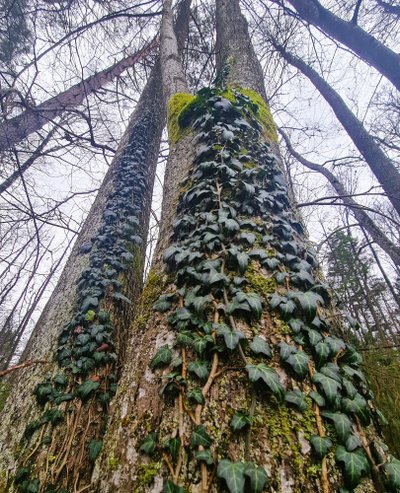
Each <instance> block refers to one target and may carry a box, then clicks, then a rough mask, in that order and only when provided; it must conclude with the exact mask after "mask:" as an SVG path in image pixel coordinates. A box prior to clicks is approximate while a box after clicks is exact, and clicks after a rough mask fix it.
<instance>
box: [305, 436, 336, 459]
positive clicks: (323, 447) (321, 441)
mask: <svg viewBox="0 0 400 493" xmlns="http://www.w3.org/2000/svg"><path fill="white" fill-rule="evenodd" d="M310 443H311V445H312V446H313V448H314V450H315V453H316V454H317V456H318V457H319V458H320V459H322V457H324V456H325V455H326V454H327V453H328V450H329V449H330V448H331V447H332V445H333V444H332V440H330V439H329V438H328V437H320V436H318V435H313V436H312V437H311V438H310Z"/></svg>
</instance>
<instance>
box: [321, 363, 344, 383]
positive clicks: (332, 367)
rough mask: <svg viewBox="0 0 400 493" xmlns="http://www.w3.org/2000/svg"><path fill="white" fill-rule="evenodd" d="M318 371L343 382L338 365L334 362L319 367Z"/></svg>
mask: <svg viewBox="0 0 400 493" xmlns="http://www.w3.org/2000/svg"><path fill="white" fill-rule="evenodd" d="M319 372H320V373H322V374H323V375H326V376H327V377H329V378H333V380H336V382H338V383H343V379H342V377H341V375H340V369H339V366H338V365H337V364H335V363H327V364H326V365H325V366H323V367H322V368H320V370H319Z"/></svg>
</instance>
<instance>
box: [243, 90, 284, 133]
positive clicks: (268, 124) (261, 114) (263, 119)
mask: <svg viewBox="0 0 400 493" xmlns="http://www.w3.org/2000/svg"><path fill="white" fill-rule="evenodd" d="M237 90H238V91H239V92H240V93H241V94H243V95H244V96H247V97H248V98H249V99H250V100H251V102H252V103H254V104H255V105H256V106H257V112H256V114H255V115H254V116H255V117H256V118H257V120H258V121H259V122H260V123H261V125H262V127H263V135H264V137H265V138H266V139H267V140H268V141H269V142H274V143H277V142H278V133H277V131H276V124H275V122H274V119H273V118H272V114H271V111H270V109H269V107H268V105H267V103H266V102H265V101H264V100H263V98H262V97H261V96H260V95H259V94H258V92H256V91H253V90H252V89H244V88H242V87H238V88H237Z"/></svg>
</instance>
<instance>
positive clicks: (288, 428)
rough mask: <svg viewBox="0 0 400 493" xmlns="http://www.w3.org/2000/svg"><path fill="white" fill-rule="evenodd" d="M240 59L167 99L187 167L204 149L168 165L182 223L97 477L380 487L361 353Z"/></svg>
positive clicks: (197, 489)
mask: <svg viewBox="0 0 400 493" xmlns="http://www.w3.org/2000/svg"><path fill="white" fill-rule="evenodd" d="M231 5H232V10H231V12H232V15H233V16H234V18H232V16H230V15H229V11H228V9H226V10H225V12H224V14H223V15H221V14H222V12H221V10H220V11H219V12H217V17H218V16H219V19H223V22H224V23H232V22H238V24H240V20H241V19H238V15H239V14H238V12H239V11H238V8H237V7H238V6H237V2H231V3H230V6H231ZM217 8H221V2H218V3H217ZM247 36H248V34H247ZM219 39H221V38H219ZM232 41H233V40H231V39H229V38H228V39H225V41H224V43H228V42H232ZM244 41H245V43H243V44H242V46H243V47H244V49H245V47H246V46H250V45H249V42H248V41H249V40H248V37H247V39H245V40H244ZM225 48H226V46H225ZM227 51H229V50H228V49H227ZM170 58H171V59H173V57H172V56H171V55H170ZM227 62H228V63H227ZM229 65H231V66H233V67H234V66H235V60H229V61H228V60H225V63H223V62H221V66H223V67H224V73H223V74H221V72H220V74H219V78H218V84H217V86H216V87H215V88H207V89H203V90H202V91H200V93H199V94H198V95H197V96H195V97H194V98H190V97H187V98H186V99H185V103H183V104H182V106H181V107H180V111H177V101H178V100H180V101H181V102H182V99H183V94H180V95H179V96H174V97H173V98H172V100H171V101H170V105H169V108H170V113H169V128H170V140H171V141H172V142H173V145H172V150H171V157H170V159H171V160H172V161H173V162H175V159H176V156H179V158H180V157H181V156H184V160H183V164H182V162H181V163H180V164H181V166H182V167H181V168H180V169H181V171H182V172H183V171H186V167H187V162H188V157H190V156H193V160H192V164H191V166H190V169H189V170H188V171H186V174H185V175H183V174H180V175H179V174H178V173H174V174H171V175H169V177H168V180H173V179H177V177H178V179H179V185H178V183H177V182H175V183H174V184H172V185H171V187H172V188H171V189H169V188H168V189H167V190H168V191H167V192H166V194H167V196H166V197H165V200H168V202H166V203H168V204H169V208H170V210H169V211H168V215H167V216H166V217H167V218H168V219H167V221H168V224H171V223H172V227H171V229H169V230H168V228H165V229H164V230H163V231H164V235H163V237H161V238H160V244H159V245H162V246H161V247H160V246H158V255H157V257H156V260H155V265H154V267H153V272H152V277H151V278H150V280H149V282H147V284H146V286H145V288H144V292H143V294H142V298H141V301H140V303H139V315H138V317H137V318H136V320H135V323H134V324H133V326H132V331H131V339H130V341H129V347H128V356H127V359H126V360H127V364H126V366H125V368H124V371H123V375H122V378H121V385H120V388H119V391H118V393H117V396H116V398H115V399H114V401H113V403H112V408H111V412H110V426H109V428H108V431H107V434H106V437H105V440H104V446H103V450H102V452H101V455H100V457H99V459H98V461H97V464H96V467H95V472H94V476H93V484H92V488H91V490H90V491H92V492H93V493H94V492H96V493H105V492H109V493H111V492H117V491H118V492H120V493H125V492H126V493H128V492H161V491H163V492H176V493H182V492H184V491H188V492H191V493H206V492H209V491H210V492H220V491H226V490H228V491H230V493H242V492H244V491H245V489H246V490H247V489H248V490H249V491H253V492H261V491H268V492H271V493H272V492H282V493H283V492H285V493H287V492H315V491H318V492H323V493H328V492H332V493H333V492H334V491H338V490H339V487H340V486H341V485H343V483H344V482H345V483H346V484H347V485H348V486H349V488H351V489H352V488H353V487H354V488H355V487H356V486H357V485H358V484H359V483H360V486H358V488H357V491H359V492H361V491H364V492H366V491H368V492H374V491H379V492H381V491H383V486H382V478H381V477H380V474H379V472H378V468H377V464H376V462H375V461H376V459H375V458H374V456H373V452H372V447H371V445H370V444H371V443H372V441H373V442H374V443H376V444H377V443H378V442H377V441H376V440H377V438H376V436H375V435H376V433H375V430H374V427H373V426H370V427H363V425H362V423H364V425H366V424H367V423H368V422H370V420H374V419H375V417H374V416H375V411H374V408H373V406H372V404H371V403H370V402H369V396H368V390H367V389H366V388H365V387H364V384H362V381H363V379H364V377H363V376H362V374H361V373H360V372H359V369H358V364H359V356H358V355H357V353H356V352H355V351H354V350H353V349H352V348H351V347H350V346H349V345H347V344H346V343H345V342H344V341H343V340H341V339H339V338H338V337H336V335H335V333H336V331H337V330H339V329H340V327H341V322H340V320H336V319H334V318H332V316H331V311H330V301H329V294H328V293H327V291H326V288H325V287H324V286H323V285H321V284H320V282H319V281H318V278H317V275H316V274H315V269H316V262H315V258H314V256H313V255H312V254H311V253H310V252H309V251H308V250H307V247H306V238H305V237H304V231H303V228H302V226H301V224H300V223H299V222H298V221H297V220H296V218H295V216H294V214H293V211H292V208H291V206H290V203H289V200H288V197H287V188H286V184H285V179H284V176H283V173H282V171H281V165H280V163H278V161H277V158H276V156H275V155H274V154H272V153H271V152H270V145H269V143H268V142H266V140H265V137H264V130H265V123H266V122H265V121H264V120H263V115H265V112H264V109H265V108H264V106H263V105H265V102H263V103H262V104H261V103H260V99H261V100H262V98H261V96H260V95H258V97H257V99H256V100H257V102H255V99H254V98H253V97H252V95H253V94H254V92H253V90H249V89H247V88H242V87H241V88H234V87H232V86H233V85H234V81H233V80H232V78H230V75H229V74H230V72H229V69H230V67H229ZM178 72H179V71H178ZM175 73H177V72H175ZM256 75H257V74H254V76H255V78H256ZM178 78H179V79H180V74H179V75H178ZM229 83H231V84H232V85H230V84H229ZM238 85H239V84H238ZM267 123H268V124H270V120H269V119H268V122H267ZM176 125H178V127H179V132H180V133H178V132H177V129H176ZM177 134H178V135H177ZM193 147H194V148H193ZM179 158H178V159H179ZM178 169H179V163H176V170H178ZM167 185H169V183H167ZM178 186H179V187H180V195H179V198H178V201H177V203H176V208H175V212H172V211H171V208H172V206H173V204H174V202H175V195H174V193H175V192H176V190H177V188H178ZM170 190H172V192H171V191H170ZM170 194H171V195H173V196H172V197H169V195H170ZM172 216H174V217H172ZM167 233H169V235H168V234H167ZM168 245H169V246H168ZM166 246H167V248H166V249H165V247H166ZM162 249H164V255H163V259H164V262H165V271H164V272H160V258H161V254H160V250H162ZM160 293H162V294H161V296H160ZM355 375H357V377H356V376H355ZM348 378H349V379H350V380H351V381H352V384H351V385H352V386H354V389H353V387H345V385H344V382H345V381H346V382H347V379H348ZM360 379H361V381H360ZM334 382H336V383H334ZM346 385H347V384H346ZM345 388H348V390H345ZM310 391H311V393H310ZM317 391H318V392H317ZM321 398H322V399H321ZM313 399H314V400H313ZM354 399H357V401H359V402H360V403H361V402H362V405H361V408H362V410H361V409H357V410H356V409H355V408H352V407H351V405H350V401H351V402H353V401H354ZM367 399H368V402H367ZM349 406H350V407H349ZM350 408H351V409H352V410H351V409H350ZM340 409H341V410H342V411H343V412H340ZM364 413H365V414H364ZM322 416H324V418H323V417H322ZM339 421H341V422H345V423H346V427H347V432H346V433H343V430H342V429H341V428H340V426H339ZM372 422H373V421H371V423H372ZM327 423H330V425H329V426H327ZM332 423H333V424H334V426H335V427H336V428H335V429H336V434H335V432H334V431H333V429H334V428H333V427H332V426H331V425H332ZM350 433H351V434H354V436H357V437H358V438H357V439H356V441H357V445H356V446H355V448H353V447H352V445H350V444H347V438H348V435H349V434H350ZM328 437H329V438H328ZM346 444H347V449H346V448H345V446H346ZM333 445H334V448H332V447H333ZM375 446H376V447H378V448H379V446H378V445H374V447H375ZM379 450H380V449H379ZM335 452H336V454H335ZM354 454H356V455H354ZM335 455H336V463H335V459H334V457H335ZM356 456H357V460H358V459H359V462H358V466H360V467H357V468H356V469H357V470H355V469H354V468H353V467H352V465H354V461H355V459H356ZM380 460H381V458H379V459H378V461H379V462H380ZM339 466H343V472H344V474H343V475H342V472H341V469H340V467H339ZM370 467H371V470H372V474H371V476H372V477H373V482H372V481H371V479H369V478H370V477H371V476H370V475H369V473H368V471H369V470H370V469H369V468H370ZM385 467H387V465H386V466H385ZM343 491H344V490H343Z"/></svg>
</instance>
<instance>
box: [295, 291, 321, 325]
mask: <svg viewBox="0 0 400 493" xmlns="http://www.w3.org/2000/svg"><path fill="white" fill-rule="evenodd" d="M293 297H294V298H295V299H297V301H298V302H299V303H300V306H301V308H302V310H303V312H304V313H305V314H306V315H307V317H308V318H309V319H310V320H312V319H313V318H314V317H315V315H316V313H317V308H318V305H321V306H324V300H323V298H322V296H320V295H319V294H317V293H315V292H314V291H306V292H305V293H303V292H301V291H298V292H295V293H294V294H293Z"/></svg>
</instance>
